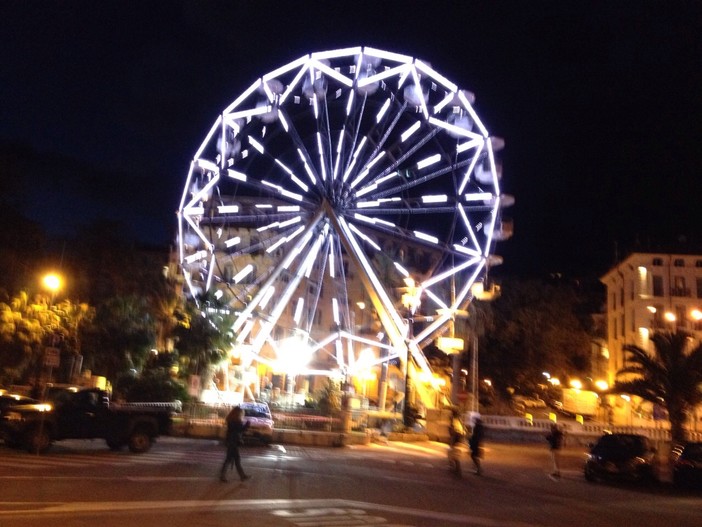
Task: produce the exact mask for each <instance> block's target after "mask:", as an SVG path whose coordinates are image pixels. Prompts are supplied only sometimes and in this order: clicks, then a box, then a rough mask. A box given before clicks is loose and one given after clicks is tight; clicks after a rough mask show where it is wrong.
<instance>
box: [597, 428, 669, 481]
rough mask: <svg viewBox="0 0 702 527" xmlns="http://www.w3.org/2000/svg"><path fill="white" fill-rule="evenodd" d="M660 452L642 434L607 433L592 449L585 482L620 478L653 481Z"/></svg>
mask: <svg viewBox="0 0 702 527" xmlns="http://www.w3.org/2000/svg"><path fill="white" fill-rule="evenodd" d="M655 457H656V449H655V448H653V447H652V446H651V443H650V442H649V440H648V438H647V437H646V436H642V435H639V434H606V435H604V436H602V437H600V439H599V440H598V441H597V443H595V444H594V445H592V447H591V448H590V453H589V454H588V456H587V460H586V461H585V479H587V480H588V481H598V480H601V479H612V480H614V479H617V480H626V481H634V482H642V483H643V482H653V481H655V480H656V479H657V478H656V471H655V469H654V462H655Z"/></svg>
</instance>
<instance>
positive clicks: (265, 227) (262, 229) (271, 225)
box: [256, 221, 280, 232]
mask: <svg viewBox="0 0 702 527" xmlns="http://www.w3.org/2000/svg"><path fill="white" fill-rule="evenodd" d="M278 225H280V223H278V222H277V221H274V222H273V223H269V224H268V225H264V226H263V227H259V228H258V229H256V231H257V232H264V231H267V230H268V229H272V228H273V227H277V226H278Z"/></svg>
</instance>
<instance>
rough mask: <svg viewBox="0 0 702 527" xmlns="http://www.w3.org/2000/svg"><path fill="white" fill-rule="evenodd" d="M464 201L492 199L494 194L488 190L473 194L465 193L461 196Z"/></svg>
mask: <svg viewBox="0 0 702 527" xmlns="http://www.w3.org/2000/svg"><path fill="white" fill-rule="evenodd" d="M463 199H465V200H466V201H485V202H488V201H492V200H493V199H494V196H493V195H492V194H491V193H490V192H476V193H475V194H466V195H465V196H463Z"/></svg>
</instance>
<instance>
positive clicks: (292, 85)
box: [278, 57, 309, 104]
mask: <svg viewBox="0 0 702 527" xmlns="http://www.w3.org/2000/svg"><path fill="white" fill-rule="evenodd" d="M305 62H306V64H305V65H304V66H303V67H302V68H300V71H298V72H297V75H295V78H294V79H293V81H292V82H291V83H290V85H289V86H288V89H287V90H285V93H284V94H283V95H281V97H280V100H279V101H278V104H283V103H284V102H285V100H286V99H287V98H288V96H289V95H290V94H291V93H292V91H293V90H294V89H295V88H296V86H297V84H298V83H299V82H300V79H302V76H303V75H304V74H305V73H306V72H307V69H308V68H309V57H305Z"/></svg>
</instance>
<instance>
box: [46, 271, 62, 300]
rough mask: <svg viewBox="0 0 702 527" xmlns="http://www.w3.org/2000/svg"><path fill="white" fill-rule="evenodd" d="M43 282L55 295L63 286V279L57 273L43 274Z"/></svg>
mask: <svg viewBox="0 0 702 527" xmlns="http://www.w3.org/2000/svg"><path fill="white" fill-rule="evenodd" d="M41 283H42V284H43V285H44V287H45V288H46V289H48V290H49V291H51V294H52V295H55V294H56V293H57V292H58V291H59V290H60V289H61V287H63V280H62V279H61V276H60V275H58V274H56V273H49V274H46V275H44V276H43V278H42V279H41Z"/></svg>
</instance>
